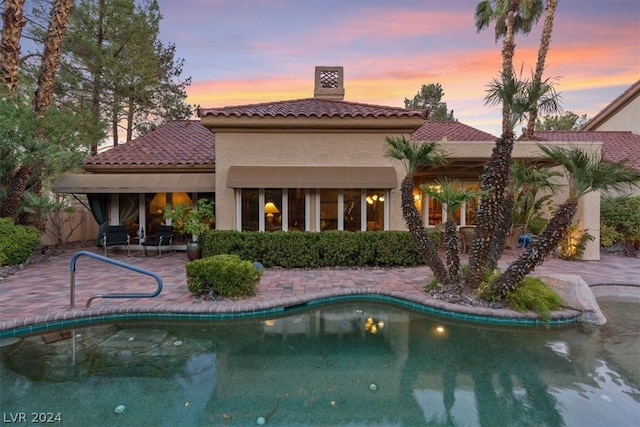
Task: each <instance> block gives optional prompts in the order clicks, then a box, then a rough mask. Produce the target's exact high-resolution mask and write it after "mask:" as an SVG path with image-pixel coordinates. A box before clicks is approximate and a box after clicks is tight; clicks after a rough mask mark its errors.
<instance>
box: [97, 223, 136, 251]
mask: <svg viewBox="0 0 640 427" xmlns="http://www.w3.org/2000/svg"><path fill="white" fill-rule="evenodd" d="M100 244H102V246H104V256H105V257H106V256H107V248H108V247H109V246H126V247H127V256H131V251H130V250H129V233H127V226H126V225H107V227H106V228H105V230H104V233H103V234H102V239H101V240H100Z"/></svg>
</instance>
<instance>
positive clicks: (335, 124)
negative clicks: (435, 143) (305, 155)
mask: <svg viewBox="0 0 640 427" xmlns="http://www.w3.org/2000/svg"><path fill="white" fill-rule="evenodd" d="M200 120H201V123H202V125H203V126H205V127H207V128H209V129H211V130H212V131H213V132H219V131H225V132H256V131H258V130H260V131H266V132H269V131H271V132H273V131H284V132H310V131H322V132H331V131H337V132H362V131H382V132H384V131H387V132H388V131H394V132H399V133H412V132H414V131H415V130H416V129H418V128H419V127H420V126H422V124H423V123H424V119H423V118H422V117H419V116H412V117H384V116H372V117H303V116H288V117H280V116H278V117H271V116H269V117H265V116H262V117H247V116H240V117H238V116H212V115H207V116H203V117H201V119H200Z"/></svg>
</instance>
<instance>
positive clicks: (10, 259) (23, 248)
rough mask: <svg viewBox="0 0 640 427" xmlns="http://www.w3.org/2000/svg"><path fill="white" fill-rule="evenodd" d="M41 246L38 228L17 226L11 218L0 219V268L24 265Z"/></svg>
mask: <svg viewBox="0 0 640 427" xmlns="http://www.w3.org/2000/svg"><path fill="white" fill-rule="evenodd" d="M39 244H40V232H39V231H38V229H37V228H35V227H29V226H26V225H15V224H14V223H13V221H12V220H11V219H9V218H0V266H3V265H20V264H23V263H24V262H26V261H27V260H28V259H29V257H30V256H31V254H33V251H35V250H36V248H37V247H38V245H39Z"/></svg>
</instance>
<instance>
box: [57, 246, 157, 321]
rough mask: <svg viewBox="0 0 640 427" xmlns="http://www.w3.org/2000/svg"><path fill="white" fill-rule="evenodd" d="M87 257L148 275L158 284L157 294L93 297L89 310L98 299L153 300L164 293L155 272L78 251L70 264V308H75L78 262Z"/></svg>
mask: <svg viewBox="0 0 640 427" xmlns="http://www.w3.org/2000/svg"><path fill="white" fill-rule="evenodd" d="M82 255H86V256H88V257H89V258H94V259H97V260H98V261H104V262H106V263H109V264H113V265H115V266H118V267H122V268H126V269H128V270H132V271H135V272H136V273H141V274H146V275H147V276H151V277H153V278H154V279H156V281H157V282H158V289H156V291H155V292H153V293H150V294H135V293H134V294H99V295H93V296H92V297H91V298H89V300H88V301H87V305H86V307H85V308H89V307H90V305H91V301H93V300H94V299H96V298H153V297H156V296H158V295H159V294H160V292H161V291H162V279H161V278H160V276H158V275H157V274H156V273H154V272H153V271H149V270H145V269H144V268H140V267H136V266H135V265H131V264H126V263H124V262H121V261H117V260H115V259H111V258H107V257H105V256H102V255H98V254H94V253H93V252H88V251H78V252H76V253H75V254H74V255H73V256H72V257H71V262H70V263H69V270H70V272H71V298H70V303H71V304H70V307H69V308H71V309H72V308H75V305H76V304H75V292H76V260H77V259H78V258H79V257H80V256H82Z"/></svg>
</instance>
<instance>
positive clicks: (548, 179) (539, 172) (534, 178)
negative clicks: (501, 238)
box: [511, 160, 562, 226]
mask: <svg viewBox="0 0 640 427" xmlns="http://www.w3.org/2000/svg"><path fill="white" fill-rule="evenodd" d="M559 176H562V173H560V172H558V171H556V170H554V169H552V168H551V167H541V166H540V165H537V164H535V163H527V162H525V161H522V160H516V161H514V162H513V163H511V187H512V192H513V196H514V200H513V203H514V210H513V216H512V223H514V224H524V225H525V226H527V225H528V224H529V222H530V221H531V220H532V219H534V218H535V217H536V216H538V215H540V211H541V209H542V207H543V206H544V204H545V203H546V202H547V201H549V200H550V199H551V197H552V195H553V194H554V193H556V192H557V191H558V190H559V189H560V185H559V184H557V183H555V182H554V180H553V179H554V178H555V177H559ZM541 191H548V192H549V193H548V194H545V195H544V196H542V197H539V194H540V192H541Z"/></svg>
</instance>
